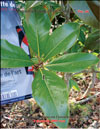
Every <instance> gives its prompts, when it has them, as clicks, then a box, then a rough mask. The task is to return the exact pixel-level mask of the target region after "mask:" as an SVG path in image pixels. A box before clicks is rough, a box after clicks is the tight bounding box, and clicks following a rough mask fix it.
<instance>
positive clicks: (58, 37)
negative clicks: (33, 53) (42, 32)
mask: <svg viewBox="0 0 100 129" xmlns="http://www.w3.org/2000/svg"><path fill="white" fill-rule="evenodd" d="M79 28H80V27H79V25H78V24H77V23H68V24H64V25H62V26H61V27H59V28H57V29H56V30H55V31H54V32H53V33H52V35H51V36H50V37H49V39H48V43H47V45H46V49H45V55H46V56H45V60H47V59H49V58H51V57H52V56H55V55H57V54H59V53H60V52H64V51H67V50H68V49H69V48H71V47H72V46H73V44H74V43H75V42H76V40H77V37H78V35H79Z"/></svg>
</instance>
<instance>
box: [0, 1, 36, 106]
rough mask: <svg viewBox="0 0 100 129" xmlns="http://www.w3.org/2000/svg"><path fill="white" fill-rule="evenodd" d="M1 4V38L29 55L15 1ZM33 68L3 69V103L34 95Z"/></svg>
mask: <svg viewBox="0 0 100 129" xmlns="http://www.w3.org/2000/svg"><path fill="white" fill-rule="evenodd" d="M0 5H1V39H6V40H7V41H8V42H9V43H11V44H13V45H16V46H19V47H21V48H22V49H24V51H25V52H26V53H27V54H28V55H29V47H28V41H27V38H26V36H25V33H24V29H23V27H22V24H21V19H20V17H19V15H18V13H17V11H16V5H15V2H14V1H8V0H3V1H1V2H0ZM33 79H34V77H33V68H32V67H26V68H2V69H1V105H2V104H8V103H12V102H16V101H20V100H24V99H27V98H31V97H32V87H31V85H32V81H33Z"/></svg>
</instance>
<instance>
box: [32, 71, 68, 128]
mask: <svg viewBox="0 0 100 129" xmlns="http://www.w3.org/2000/svg"><path fill="white" fill-rule="evenodd" d="M32 91H33V97H34V98H35V100H36V102H37V103H38V105H39V106H40V107H41V108H42V110H43V112H44V114H45V116H48V118H49V119H51V120H65V122H59V121H58V122H54V123H55V124H56V125H57V126H59V127H60V128H61V127H62V128H66V126H67V124H68V115H69V113H68V92H67V86H66V84H65V82H64V81H63V80H62V79H61V78H59V77H58V76H57V75H56V74H55V73H53V72H50V71H45V70H43V71H41V70H40V71H38V73H36V75H35V79H34V81H33V84H32ZM53 116H54V117H56V118H54V117H53Z"/></svg>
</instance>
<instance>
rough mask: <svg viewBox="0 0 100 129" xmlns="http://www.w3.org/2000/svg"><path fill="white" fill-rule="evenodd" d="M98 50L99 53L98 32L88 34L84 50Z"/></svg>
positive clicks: (99, 37)
mask: <svg viewBox="0 0 100 129" xmlns="http://www.w3.org/2000/svg"><path fill="white" fill-rule="evenodd" d="M87 49H88V50H92V51H94V50H99V51H100V30H96V31H95V32H93V33H91V34H89V36H88V38H87V39H86V41H85V47H84V50H87Z"/></svg>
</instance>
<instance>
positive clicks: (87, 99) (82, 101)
mask: <svg viewBox="0 0 100 129" xmlns="http://www.w3.org/2000/svg"><path fill="white" fill-rule="evenodd" d="M99 94H100V92H97V93H96V94H95V95H93V96H90V97H88V98H86V99H83V100H80V101H77V102H75V104H82V103H85V102H87V101H89V100H91V99H92V98H94V97H96V96H98V95H99Z"/></svg>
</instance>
